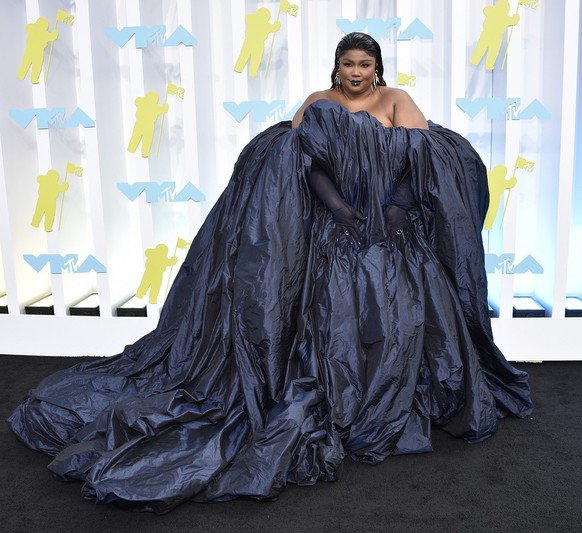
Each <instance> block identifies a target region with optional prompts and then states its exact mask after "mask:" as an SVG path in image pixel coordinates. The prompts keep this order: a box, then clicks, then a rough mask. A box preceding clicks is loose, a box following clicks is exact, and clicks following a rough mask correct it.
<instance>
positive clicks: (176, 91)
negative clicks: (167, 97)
mask: <svg viewBox="0 0 582 533" xmlns="http://www.w3.org/2000/svg"><path fill="white" fill-rule="evenodd" d="M166 92H167V93H168V94H171V95H173V96H177V97H178V98H181V99H182V100H184V93H185V92H186V89H184V87H178V86H177V85H174V84H173V83H168V88H167V89H166Z"/></svg>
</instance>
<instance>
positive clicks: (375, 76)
mask: <svg viewBox="0 0 582 533" xmlns="http://www.w3.org/2000/svg"><path fill="white" fill-rule="evenodd" d="M379 83H380V78H379V77H378V71H376V72H374V79H373V80H372V92H374V91H375V90H376V87H378V84H379Z"/></svg>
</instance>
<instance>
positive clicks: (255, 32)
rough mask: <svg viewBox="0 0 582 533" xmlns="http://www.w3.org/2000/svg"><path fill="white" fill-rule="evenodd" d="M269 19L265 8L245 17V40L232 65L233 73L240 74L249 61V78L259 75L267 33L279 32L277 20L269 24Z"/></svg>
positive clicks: (269, 15)
mask: <svg viewBox="0 0 582 533" xmlns="http://www.w3.org/2000/svg"><path fill="white" fill-rule="evenodd" d="M270 18H271V12H270V11H269V10H268V9H267V8H266V7H261V8H259V9H258V10H257V12H256V13H251V14H249V15H247V16H246V17H245V23H246V30H245V40H244V42H243V44H242V48H241V50H240V54H239V56H238V59H237V60H236V64H235V65H234V70H235V72H242V71H243V69H244V68H245V65H246V64H247V62H249V60H250V65H249V69H248V72H249V76H256V75H257V74H258V73H259V67H260V66H261V61H262V59H263V53H264V51H265V40H266V39H267V37H268V36H269V33H274V32H276V31H279V29H280V28H281V23H280V22H279V21H278V20H277V21H276V22H275V23H274V24H271V23H270V22H269V20H270Z"/></svg>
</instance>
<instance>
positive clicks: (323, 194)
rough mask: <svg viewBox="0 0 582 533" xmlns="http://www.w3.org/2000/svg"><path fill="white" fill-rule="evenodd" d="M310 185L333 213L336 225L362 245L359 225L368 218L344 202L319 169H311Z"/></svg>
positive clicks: (314, 167)
mask: <svg viewBox="0 0 582 533" xmlns="http://www.w3.org/2000/svg"><path fill="white" fill-rule="evenodd" d="M310 184H311V188H312V189H313V191H314V192H315V194H316V195H317V197H318V198H319V199H320V200H321V201H322V202H323V203H324V204H325V206H326V207H327V208H328V209H329V210H330V211H331V214H332V217H333V220H334V222H335V223H336V225H337V226H338V227H339V228H340V229H341V230H342V231H343V232H344V233H345V234H346V235H348V236H349V235H351V236H353V237H354V238H355V239H356V240H357V242H358V243H361V241H362V231H361V230H360V227H359V225H360V222H362V221H364V220H366V217H365V216H364V215H363V214H362V213H360V212H359V211H358V210H357V209H354V208H353V207H351V206H350V205H348V204H346V203H345V202H344V201H343V199H342V197H341V196H340V195H339V193H338V191H337V189H336V188H335V186H334V184H333V183H332V181H331V180H330V179H329V178H328V177H327V175H326V174H325V172H323V171H322V170H321V169H320V168H319V167H316V166H313V167H312V168H311V175H310Z"/></svg>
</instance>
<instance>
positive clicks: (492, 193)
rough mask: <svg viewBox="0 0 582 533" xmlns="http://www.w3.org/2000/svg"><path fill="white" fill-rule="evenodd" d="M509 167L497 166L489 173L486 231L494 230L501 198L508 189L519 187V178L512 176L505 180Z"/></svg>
mask: <svg viewBox="0 0 582 533" xmlns="http://www.w3.org/2000/svg"><path fill="white" fill-rule="evenodd" d="M506 175H507V167H506V166H505V165H497V166H495V167H493V169H492V170H488V171H487V184H488V185H489V209H488V210H487V214H486V215H485V229H486V230H491V229H493V223H494V222H495V218H496V217H497V212H498V211H499V206H500V205H501V196H502V195H503V193H504V192H505V191H506V190H507V189H513V187H515V186H516V185H517V178H516V177H515V176H512V177H511V178H509V179H505V176H506Z"/></svg>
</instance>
